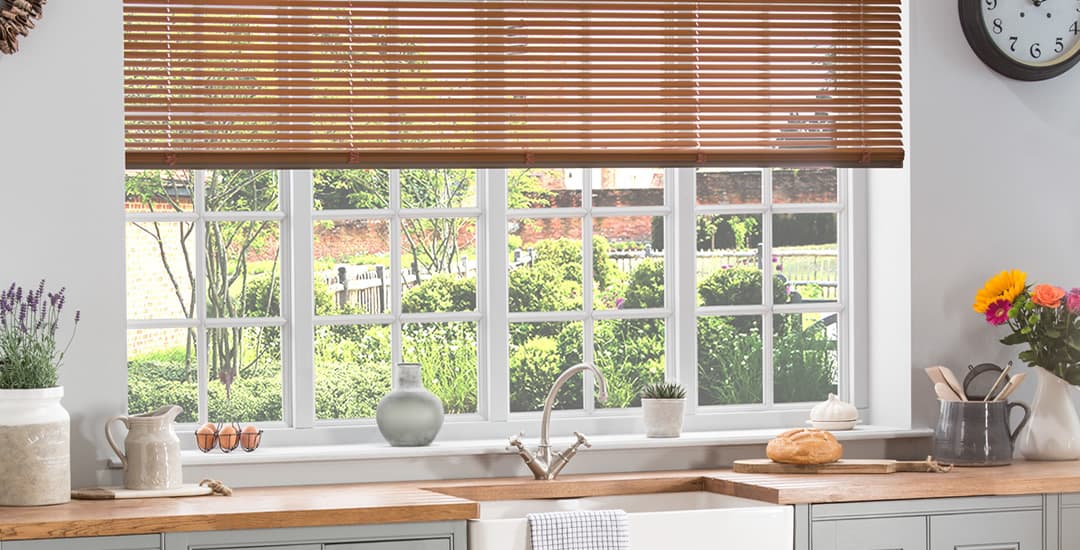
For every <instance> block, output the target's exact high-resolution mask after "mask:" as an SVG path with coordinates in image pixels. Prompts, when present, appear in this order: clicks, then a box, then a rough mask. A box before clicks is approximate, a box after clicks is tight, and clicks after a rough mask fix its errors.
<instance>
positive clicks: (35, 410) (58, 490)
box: [0, 281, 79, 506]
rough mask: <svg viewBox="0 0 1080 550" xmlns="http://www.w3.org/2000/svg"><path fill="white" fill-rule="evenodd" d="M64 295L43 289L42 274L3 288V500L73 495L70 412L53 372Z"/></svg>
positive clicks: (59, 356) (37, 501)
mask: <svg viewBox="0 0 1080 550" xmlns="http://www.w3.org/2000/svg"><path fill="white" fill-rule="evenodd" d="M64 301H65V298H64V290H63V289H61V290H60V292H56V293H53V292H48V293H46V292H45V281H42V282H41V284H40V285H38V287H37V289H31V290H29V291H24V290H23V288H22V287H19V286H17V285H15V284H12V285H11V287H9V288H7V289H3V290H0V452H2V453H3V458H2V459H0V487H2V488H3V489H2V490H0V506H39V505H44V504H59V503H63V502H67V501H68V500H69V499H70V495H71V458H70V456H71V453H70V444H71V443H70V429H71V427H70V426H71V420H70V417H69V416H68V413H67V411H66V410H64V407H63V406H62V405H61V404H60V398H61V397H63V396H64V388H63V387H62V386H60V385H59V383H58V380H57V370H58V369H59V368H60V364H61V363H62V362H63V359H64V352H65V351H66V349H67V348H64V349H60V348H59V347H58V346H57V335H58V331H59V328H60V325H61V322H60V321H61V313H62V312H63V311H64ZM78 322H79V313H78V312H75V317H74V323H75V324H78ZM71 335H72V337H74V335H75V331H74V328H73V329H72V332H71ZM70 344H71V341H70V340H68V345H70Z"/></svg>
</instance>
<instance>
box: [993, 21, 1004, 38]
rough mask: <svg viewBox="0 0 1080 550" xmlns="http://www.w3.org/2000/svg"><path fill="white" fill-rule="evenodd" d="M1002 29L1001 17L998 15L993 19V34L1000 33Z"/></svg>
mask: <svg viewBox="0 0 1080 550" xmlns="http://www.w3.org/2000/svg"><path fill="white" fill-rule="evenodd" d="M1002 30H1004V29H1002V28H1001V18H1000V17H998V18H997V19H994V34H1001V31H1002Z"/></svg>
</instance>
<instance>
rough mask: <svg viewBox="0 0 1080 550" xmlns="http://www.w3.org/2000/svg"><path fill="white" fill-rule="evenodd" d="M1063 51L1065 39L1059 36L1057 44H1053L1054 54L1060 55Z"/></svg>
mask: <svg viewBox="0 0 1080 550" xmlns="http://www.w3.org/2000/svg"><path fill="white" fill-rule="evenodd" d="M1063 51H1065V39H1063V38H1061V37H1060V36H1059V37H1058V38H1057V42H1054V53H1061V52H1063Z"/></svg>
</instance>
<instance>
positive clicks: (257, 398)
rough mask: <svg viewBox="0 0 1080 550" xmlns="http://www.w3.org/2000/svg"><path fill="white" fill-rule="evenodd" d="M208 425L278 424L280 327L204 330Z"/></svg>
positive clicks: (279, 408) (279, 416) (280, 411)
mask: <svg viewBox="0 0 1080 550" xmlns="http://www.w3.org/2000/svg"><path fill="white" fill-rule="evenodd" d="M206 337H207V338H208V340H209V342H208V348H207V349H208V352H209V353H208V356H207V372H208V378H207V381H208V382H209V384H208V386H209V388H208V391H209V405H210V421H211V422H268V421H279V420H281V418H282V410H281V327H245V328H240V327H235V328H212V329H207V331H206Z"/></svg>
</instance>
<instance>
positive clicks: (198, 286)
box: [192, 170, 210, 424]
mask: <svg viewBox="0 0 1080 550" xmlns="http://www.w3.org/2000/svg"><path fill="white" fill-rule="evenodd" d="M194 178H195V181H194V189H193V190H192V195H193V197H192V199H193V201H192V202H193V203H194V204H193V205H192V206H193V207H194V209H195V215H196V216H197V217H198V221H197V222H195V224H196V225H195V319H196V320H197V321H198V322H199V325H198V327H197V328H196V329H195V332H196V334H195V358H196V361H197V363H198V371H199V374H198V386H199V424H204V423H206V422H207V421H208V420H207V419H208V418H209V416H210V412H209V409H210V396H209V393H208V392H209V380H208V379H207V378H208V377H209V371H208V370H207V369H208V365H207V363H208V360H207V357H208V353H209V345H208V344H209V342H208V341H207V331H206V221H205V220H204V216H205V215H206V192H205V189H204V186H205V183H206V171H205V170H196V171H195V174H194Z"/></svg>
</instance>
